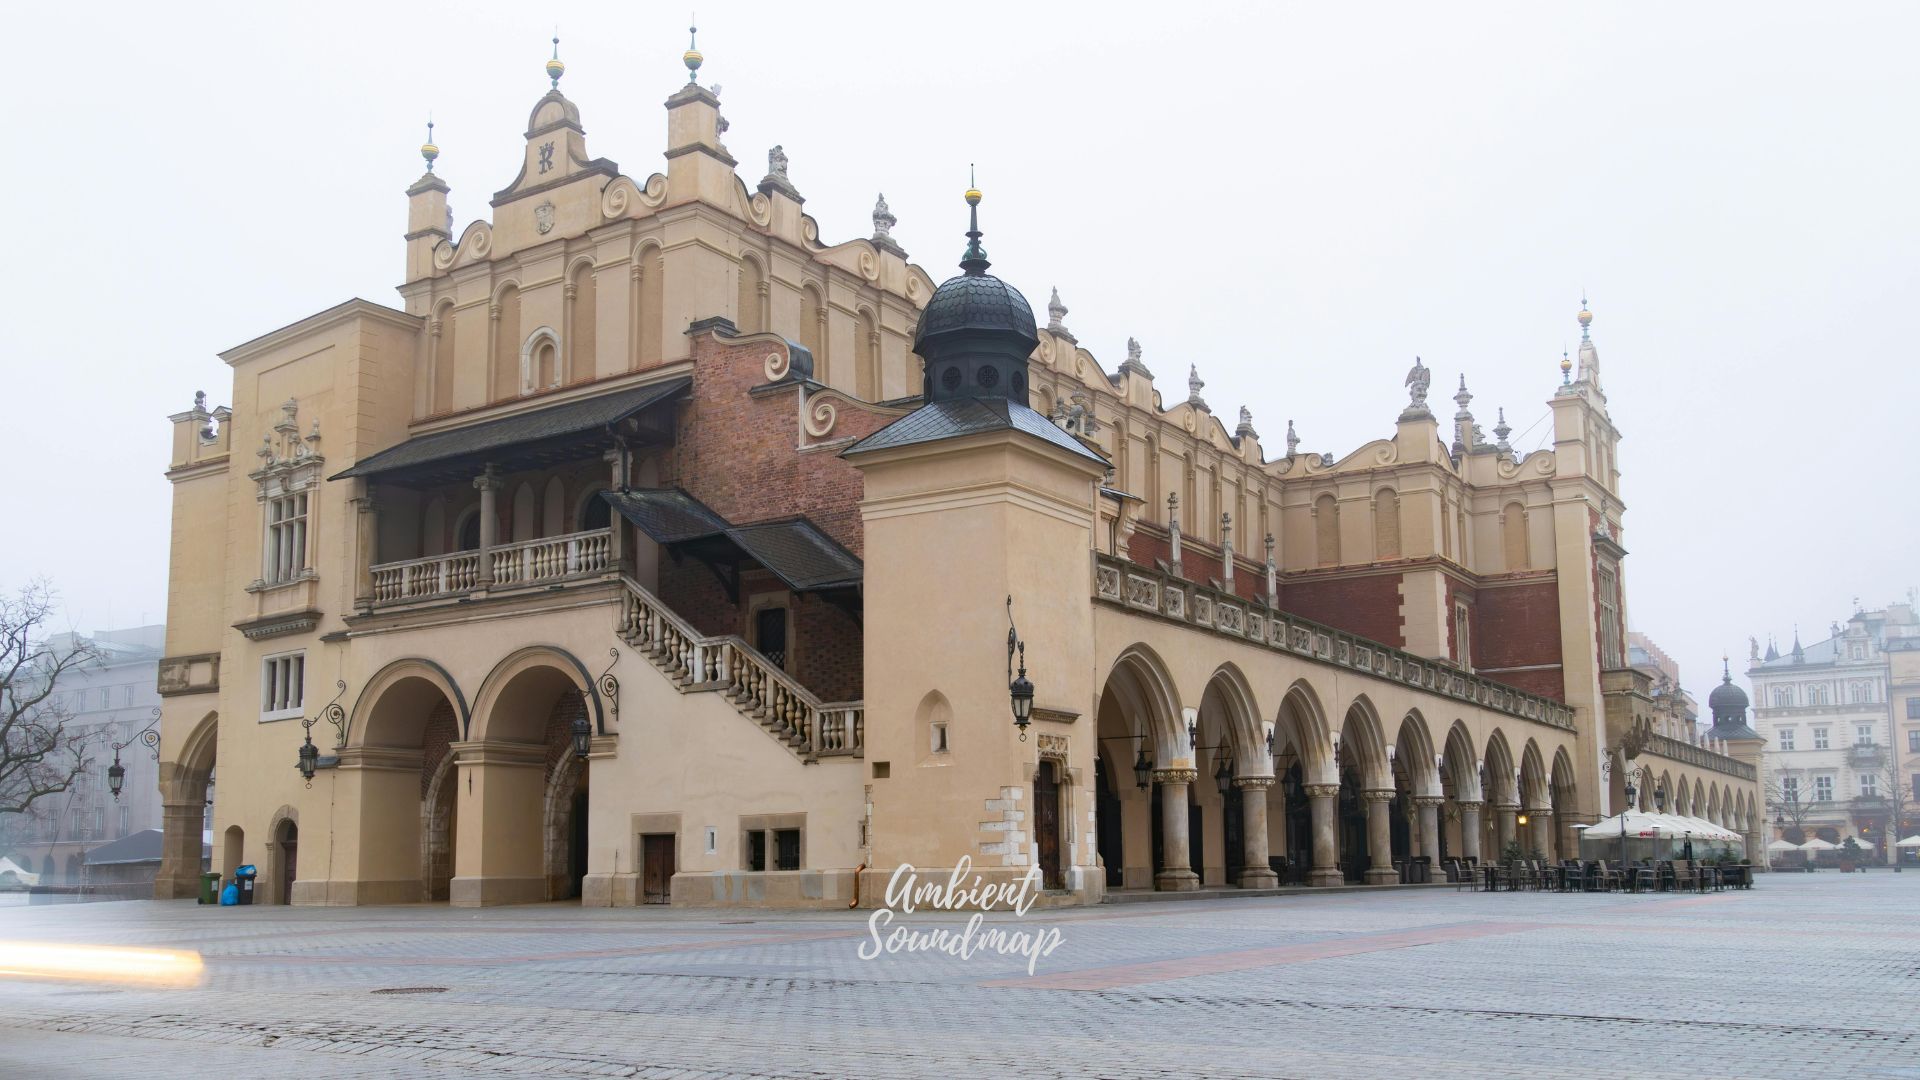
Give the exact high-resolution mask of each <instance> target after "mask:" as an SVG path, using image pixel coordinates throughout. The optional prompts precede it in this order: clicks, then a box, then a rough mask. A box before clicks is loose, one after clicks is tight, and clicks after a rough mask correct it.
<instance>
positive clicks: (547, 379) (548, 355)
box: [520, 326, 561, 394]
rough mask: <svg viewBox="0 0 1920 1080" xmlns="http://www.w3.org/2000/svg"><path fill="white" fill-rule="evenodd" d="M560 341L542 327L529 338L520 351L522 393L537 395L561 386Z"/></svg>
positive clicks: (546, 328) (546, 327) (549, 329)
mask: <svg viewBox="0 0 1920 1080" xmlns="http://www.w3.org/2000/svg"><path fill="white" fill-rule="evenodd" d="M560 368H561V360H560V339H559V337H558V336H557V335H555V334H554V332H553V328H552V327H549V326H542V327H540V328H539V329H537V330H535V331H534V332H533V333H532V334H529V335H528V336H527V342H526V344H525V345H524V346H522V347H521V349H520V369H521V374H520V392H521V393H523V394H537V393H539V392H541V391H543V390H551V389H553V388H554V387H556V386H559V385H560V374H561V371H560Z"/></svg>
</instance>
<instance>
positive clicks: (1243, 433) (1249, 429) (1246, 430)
mask: <svg viewBox="0 0 1920 1080" xmlns="http://www.w3.org/2000/svg"><path fill="white" fill-rule="evenodd" d="M1234 434H1235V435H1238V436H1239V437H1240V438H1242V439H1244V438H1246V437H1248V436H1249V435H1253V436H1255V437H1258V436H1257V433H1256V432H1255V431H1254V430H1253V410H1252V409H1249V408H1247V407H1246V406H1245V405H1242V406H1240V426H1239V427H1237V428H1235V429H1234Z"/></svg>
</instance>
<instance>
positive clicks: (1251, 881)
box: [1240, 867, 1280, 889]
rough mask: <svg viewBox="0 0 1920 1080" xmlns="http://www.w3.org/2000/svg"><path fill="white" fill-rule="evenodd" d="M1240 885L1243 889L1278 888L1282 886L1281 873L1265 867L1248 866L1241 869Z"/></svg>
mask: <svg viewBox="0 0 1920 1080" xmlns="http://www.w3.org/2000/svg"><path fill="white" fill-rule="evenodd" d="M1240 887H1241V888H1243V889H1276V888H1279V887H1280V875H1279V874H1276V873H1274V872H1273V871H1272V870H1270V869H1267V868H1265V867H1260V868H1255V867H1248V868H1247V869H1245V870H1242V871H1240Z"/></svg>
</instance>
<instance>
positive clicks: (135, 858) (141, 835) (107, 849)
mask: <svg viewBox="0 0 1920 1080" xmlns="http://www.w3.org/2000/svg"><path fill="white" fill-rule="evenodd" d="M163 835H164V834H163V833H162V832H161V831H160V830H159V829H142V830H140V831H139V832H136V833H128V834H127V835H125V836H123V837H121V838H120V839H118V840H115V841H114V842H113V843H111V844H101V845H100V846H99V847H97V848H92V849H90V850H89V851H88V852H87V854H86V863H87V865H88V866H107V865H111V864H113V863H140V862H159V861H160V847H161V838H162V836H163Z"/></svg>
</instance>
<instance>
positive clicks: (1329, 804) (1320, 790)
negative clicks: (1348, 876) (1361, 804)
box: [1305, 784, 1345, 885]
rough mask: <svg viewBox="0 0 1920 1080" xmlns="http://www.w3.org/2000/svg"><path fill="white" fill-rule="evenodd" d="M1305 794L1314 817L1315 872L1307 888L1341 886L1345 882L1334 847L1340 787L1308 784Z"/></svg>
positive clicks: (1312, 872) (1309, 872) (1313, 870)
mask: <svg viewBox="0 0 1920 1080" xmlns="http://www.w3.org/2000/svg"><path fill="white" fill-rule="evenodd" d="M1305 791H1306V793H1307V806H1308V809H1309V810H1311V811H1312V813H1313V869H1312V870H1310V871H1308V873H1307V884H1309V885H1339V884H1342V883H1343V882H1344V881H1345V879H1344V878H1343V877H1342V876H1341V874H1340V861H1339V856H1338V855H1337V854H1336V853H1335V850H1334V843H1333V815H1334V800H1335V799H1338V798H1339V797H1340V785H1339V784H1307V785H1305Z"/></svg>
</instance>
